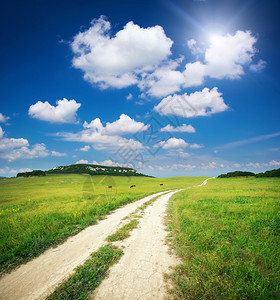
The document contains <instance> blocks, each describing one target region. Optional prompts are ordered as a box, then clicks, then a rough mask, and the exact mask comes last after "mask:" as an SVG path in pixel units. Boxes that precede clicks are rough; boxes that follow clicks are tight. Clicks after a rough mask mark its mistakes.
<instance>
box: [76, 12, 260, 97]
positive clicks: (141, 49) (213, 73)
mask: <svg viewBox="0 0 280 300" xmlns="http://www.w3.org/2000/svg"><path fill="white" fill-rule="evenodd" d="M256 42H257V39H256V37H255V36H253V35H252V33H251V32H250V31H242V30H238V31H236V32H235V33H234V34H226V35H223V36H215V37H213V38H212V41H211V43H210V45H209V46H208V47H207V48H205V47H201V46H200V45H198V42H197V41H196V40H194V39H190V40H188V41H187V45H188V47H189V48H190V50H191V53H192V54H193V55H195V56H196V57H198V56H199V57H201V60H197V61H195V62H190V61H189V62H188V61H186V60H185V58H184V57H179V58H178V59H171V58H170V57H171V55H172V52H171V46H172V44H173V41H172V40H171V39H170V38H168V37H167V36H166V35H165V32H164V30H163V28H162V27H161V26H158V25H157V26H153V27H148V28H141V27H140V26H139V25H137V24H134V23H133V22H132V21H131V22H128V23H127V24H126V25H125V26H124V28H123V29H121V30H120V31H118V32H116V34H115V35H112V34H111V24H110V22H109V21H108V20H106V18H105V17H104V16H101V17H100V18H99V19H97V20H96V19H95V20H93V21H92V22H91V26H90V27H89V28H88V29H87V30H85V31H82V32H79V33H78V34H77V35H76V36H75V37H74V38H73V42H72V43H71V47H72V51H73V53H74V58H73V61H72V63H73V66H74V67H75V68H78V69H81V70H82V71H83V72H84V78H85V80H87V81H89V82H91V83H92V84H94V85H97V86H99V87H100V88H110V87H114V88H124V87H128V86H131V85H138V87H139V88H140V90H141V92H142V94H143V95H146V96H147V95H148V96H152V97H165V96H167V95H170V94H172V93H176V92H179V91H181V90H182V89H183V88H188V87H193V86H199V85H201V84H203V82H204V79H205V78H206V77H211V78H216V79H238V78H240V77H241V76H242V75H243V74H244V73H245V71H244V66H245V65H249V66H250V69H251V70H253V71H260V70H262V69H263V68H264V67H265V65H266V63H265V61H263V60H259V61H258V62H257V63H256V62H254V61H253V59H254V56H255V54H256V53H257V50H256V48H255V44H256ZM127 99H128V100H129V99H132V95H131V94H129V95H128V96H127Z"/></svg>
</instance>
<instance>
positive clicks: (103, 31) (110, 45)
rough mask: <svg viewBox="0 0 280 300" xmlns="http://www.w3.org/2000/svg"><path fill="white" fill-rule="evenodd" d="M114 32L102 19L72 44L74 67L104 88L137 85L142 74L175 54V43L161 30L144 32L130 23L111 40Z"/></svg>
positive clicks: (102, 17)
mask: <svg viewBox="0 0 280 300" xmlns="http://www.w3.org/2000/svg"><path fill="white" fill-rule="evenodd" d="M110 29H111V24H110V22H109V21H107V20H106V18H105V17H104V16H101V17H100V18H99V19H98V20H96V19H94V20H93V21H92V22H91V26H90V28H89V29H87V30H85V31H83V32H79V33H78V34H77V35H76V36H75V37H74V39H73V42H72V44H71V46H72V51H73V53H74V55H75V57H74V58H73V66H74V67H75V68H79V69H81V70H82V71H83V72H84V78H85V79H86V80H88V81H90V82H91V83H94V84H97V85H99V86H100V87H103V88H107V87H115V88H123V87H127V86H129V85H132V84H135V83H137V76H138V74H140V73H141V72H143V71H145V70H151V69H154V68H155V67H156V66H157V65H158V64H160V63H161V62H162V61H163V60H165V59H166V58H167V57H168V56H169V55H170V54H171V51H170V48H171V46H172V43H173V42H172V40H171V39H169V38H168V37H167V36H166V35H165V33H164V30H163V28H162V27H161V26H153V27H148V28H141V27H140V26H138V25H137V24H134V23H133V22H128V23H127V24H126V25H125V26H124V28H123V29H122V30H120V31H118V32H117V33H116V34H115V35H114V36H110Z"/></svg>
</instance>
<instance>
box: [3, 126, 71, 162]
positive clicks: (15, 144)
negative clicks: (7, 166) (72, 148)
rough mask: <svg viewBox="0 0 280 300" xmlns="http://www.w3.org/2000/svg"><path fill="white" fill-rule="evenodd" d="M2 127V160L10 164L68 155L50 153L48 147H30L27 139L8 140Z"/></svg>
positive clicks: (55, 152) (43, 145)
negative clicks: (22, 160) (18, 161)
mask: <svg viewBox="0 0 280 300" xmlns="http://www.w3.org/2000/svg"><path fill="white" fill-rule="evenodd" d="M1 130H2V128H1V126H0V158H3V159H6V160H8V161H9V162H11V161H14V160H17V159H33V158H39V157H46V156H49V155H52V156H66V155H67V154H66V153H60V152H57V151H49V150H48V149H47V148H46V145H45V144H43V143H41V144H35V145H33V146H30V145H29V142H28V140H27V139H24V138H6V137H3V132H2V134H1Z"/></svg>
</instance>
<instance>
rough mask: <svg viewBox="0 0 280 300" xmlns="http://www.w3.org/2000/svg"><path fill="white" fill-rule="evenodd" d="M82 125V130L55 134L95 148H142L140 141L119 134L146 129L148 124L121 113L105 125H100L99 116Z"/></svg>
mask: <svg viewBox="0 0 280 300" xmlns="http://www.w3.org/2000/svg"><path fill="white" fill-rule="evenodd" d="M83 127H84V130H82V131H79V132H77V133H69V132H62V133H58V134H57V136H60V137H62V138H63V139H64V140H66V141H75V142H84V143H87V144H92V147H93V148H94V149H97V150H104V149H107V150H113V149H116V148H119V147H129V148H133V149H143V148H144V146H143V145H142V143H140V142H138V141H135V140H133V139H126V138H124V137H122V136H120V135H124V134H132V133H137V132H141V131H144V130H147V129H148V128H149V125H145V124H144V123H142V122H136V121H135V120H133V119H131V118H130V117H129V116H127V115H125V114H122V115H121V116H120V118H119V119H118V120H116V121H115V122H112V123H109V122H107V123H106V125H105V126H103V125H102V123H101V120H100V119H99V118H96V119H94V120H93V121H91V122H90V123H87V122H84V124H83Z"/></svg>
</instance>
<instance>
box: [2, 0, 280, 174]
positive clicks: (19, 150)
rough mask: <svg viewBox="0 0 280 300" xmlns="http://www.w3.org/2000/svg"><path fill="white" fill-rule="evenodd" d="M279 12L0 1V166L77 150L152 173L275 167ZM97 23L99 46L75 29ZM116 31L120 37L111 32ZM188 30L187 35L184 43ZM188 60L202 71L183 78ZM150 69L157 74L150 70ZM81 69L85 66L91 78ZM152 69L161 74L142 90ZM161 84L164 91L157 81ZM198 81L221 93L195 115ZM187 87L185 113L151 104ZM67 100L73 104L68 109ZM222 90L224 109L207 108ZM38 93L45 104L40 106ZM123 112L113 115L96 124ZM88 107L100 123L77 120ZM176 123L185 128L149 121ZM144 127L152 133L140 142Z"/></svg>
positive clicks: (177, 4)
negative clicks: (191, 110) (80, 59)
mask: <svg viewBox="0 0 280 300" xmlns="http://www.w3.org/2000/svg"><path fill="white" fill-rule="evenodd" d="M279 12H280V3H279V1H276V0H275V1H274V0H269V1H264V0H255V1H254V0H250V1H247V0H245V1H244V0H242V1H238V0H205V1H198V0H197V1H195V0H184V1H164V0H162V1H146V0H141V1H133V0H130V1H128V0H123V1H107V0H104V1H87V0H81V1H71V0H68V1H50V0H40V1H5V3H3V1H2V4H1V9H0V23H1V29H2V30H1V32H2V34H1V47H0V63H1V68H0V72H1V81H0V87H1V106H0V113H1V115H0V122H1V123H0V126H1V128H2V131H3V134H2V131H0V176H15V175H16V173H17V172H18V171H23V170H27V169H50V168H52V167H55V166H58V165H67V164H72V163H76V162H77V161H81V160H84V161H88V162H89V163H92V162H93V161H95V162H98V163H103V162H104V161H107V162H106V163H107V164H113V163H118V164H124V165H125V164H126V165H128V166H133V167H136V168H137V169H138V170H139V171H140V172H144V173H148V174H150V175H155V176H162V177H165V176H176V175H178V176H180V175H190V176H191V175H210V176H211V175H213V176H216V175H218V174H220V173H224V172H228V171H233V170H236V169H241V170H250V171H254V172H262V171H264V170H269V169H273V168H279V166H280V155H279V150H280V128H279V111H280V105H279V94H280V88H279V77H280V76H279V67H280V65H279V47H280V38H279ZM100 16H105V17H104V18H100ZM93 19H96V21H95V23H93V22H92V23H91V21H92V20H93ZM102 20H103V21H102ZM130 21H133V23H134V24H135V25H138V26H139V27H137V28H138V29H137V28H136V26H135V25H134V27H133V26H132V27H133V29H134V30H136V31H134V32H133V31H130V32H129V30H128V27H129V26H128V27H127V29H126V30H124V26H126V24H127V23H128V22H130ZM102 22H105V23H106V24H107V25H108V24H109V23H110V24H111V28H110V30H108V31H105V32H103V33H100V32H99V34H100V36H102V38H104V39H107V42H108V44H106V43H105V44H104V45H105V46H104V45H103V44H102V42H100V40H98V39H95V38H94V37H93V36H90V35H89V34H88V35H87V37H85V34H86V33H89V31H88V30H89V29H90V28H91V29H94V28H97V27H96V26H98V25H100V24H101V23H102ZM105 23H104V24H105ZM157 25H159V26H160V27H155V26H157ZM132 27H131V29H132ZM140 28H141V29H140ZM79 32H80V34H81V35H82V34H84V36H83V38H82V39H81V40H82V42H83V43H84V42H85V41H88V40H87V38H89V37H90V39H91V44H90V45H87V46H86V48H85V47H84V46H83V45H84V44H83V43H81V44H80V50H81V49H82V48H83V47H84V48H83V49H82V51H83V52H82V55H81V53H80V52H79V53H78V52H76V53H74V52H75V50H74V49H73V48H71V45H72V46H73V41H75V39H76V41H77V36H76V35H77V34H78V33H79ZM119 32H122V33H123V34H124V36H125V38H124V39H121V38H119V37H118V36H116V34H117V35H118V33H119ZM131 32H132V33H131ZM141 32H142V33H141ZM152 32H153V33H154V32H156V33H157V34H155V35H152V36H150V35H149V33H152ZM238 32H239V33H238ZM119 35H120V34H119ZM159 35H160V38H159ZM75 36H76V38H75ZM153 39H155V40H153ZM157 39H158V40H157ZM113 40H115V42H116V43H115V44H113V42H112V41H113ZM190 40H194V41H196V44H195V45H194V48H193V49H191V48H190V47H191V46H190V45H191V43H190ZM171 41H172V42H173V43H172V46H171ZM188 41H189V42H188ZM110 43H111V44H110ZM231 43H232V44H231ZM100 45H101V46H102V45H103V46H102V47H103V48H102V50H101V51H99V52H97V51H98V49H97V48H95V47H97V46H100ZM110 45H111V46H112V45H114V47H115V46H116V45H117V48H114V47H113V48H112V47H111V48H110ZM127 45H130V47H128V46H127ZM229 45H230V46H229ZM101 46H100V47H101ZM118 47H119V48H118ZM164 47H167V49H165V48H164ZM211 47H212V48H211ZM250 47H251V48H250ZM147 49H148V50H147ZM164 49H165V50H164ZM211 49H212V51H211ZM130 50H131V51H130ZM192 50H193V51H192ZM210 52H211V53H210ZM206 53H208V54H209V56H208V58H207V55H208V54H206ZM217 53H218V54H217ZM88 54H91V58H90V59H92V61H93V62H92V61H87V62H86V63H85V64H84V65H83V66H82V67H78V66H77V64H76V65H75V63H74V58H75V57H76V58H77V57H79V56H80V57H81V56H83V57H88V56H87V55H88ZM130 54H131V57H130ZM114 55H117V59H116V60H117V61H114V60H113V58H114ZM142 55H143V57H142ZM180 57H181V60H180ZM182 57H183V58H182ZM217 57H218V58H220V60H219V61H218V62H217ZM104 58H105V59H104ZM215 59H216V60H215ZM120 61H121V62H120ZM111 62H112V63H111ZM147 62H149V63H147ZM114 63H115V64H116V65H114ZM172 63H173V64H177V65H176V66H175V67H171V64H172ZM194 63H198V64H199V65H201V66H202V68H203V70H204V71H203V72H204V73H203V74H204V75H203V76H202V77H201V78H200V79H198V82H196V83H195V84H191V83H190V82H191V81H192V79H193V78H195V76H196V74H197V73H196V71H193V72H194V73H192V72H191V74H190V75H189V77H187V75H186V73H184V71H185V70H186V68H185V65H186V64H194ZM127 65H128V67H127ZM194 65H195V66H197V65H196V64H194ZM124 66H126V67H124ZM235 67H236V68H238V71H236V69H235ZM123 68H124V69H125V71H123V70H124V69H123ZM240 70H241V71H240ZM160 72H162V73H160ZM166 72H167V73H166ZM235 72H237V73H238V74H237V75H236V73H235ZM124 73H125V74H128V75H129V76H131V77H129V78H132V77H133V80H134V83H131V84H128V83H127V82H128V81H127V80H126V79H122V81H121V82H122V83H121V84H122V86H121V87H120V86H118V87H116V85H115V84H114V79H115V78H116V77H120V76H122V75H123V74H124ZM159 73H160V74H163V75H162V77H156V76H159V75H156V74H159ZM84 74H90V75H92V76H96V77H94V78H95V79H94V80H95V82H94V80H91V81H90V80H89V79H85V78H84ZM108 74H109V75H110V78H109V77H108V76H109V75H108ZM166 74H167V75H166ZM168 74H170V76H171V74H172V76H171V77H170V79H166V78H167V76H168ZM234 74H235V75H234ZM104 76H105V77H104ZM106 76H107V77H106ZM145 76H146V77H145ZM149 76H150V77H149ZM174 76H175V77H176V78H175V79H174V84H173V83H172V84H171V82H172V78H174ZM184 76H185V77H184ZM96 78H98V79H96ZM100 78H101V79H100ZM104 78H105V79H104ZM108 78H109V79H108ZM159 78H161V79H162V80H167V81H166V82H165V83H163V84H162V85H160V86H159V88H158V89H157V92H152V91H151V90H150V88H151V87H152V86H153V84H155V85H157V84H158V81H159V80H160V79H159ZM149 79H150V80H149ZM151 80H154V82H153V83H151ZM178 82H179V83H178ZM104 84H105V87H104ZM149 84H150V85H149ZM169 84H170V86H169ZM143 86H144V87H143ZM166 86H168V87H169V88H170V90H167V91H166V92H164V91H165V88H166ZM141 87H142V88H141ZM204 88H208V89H209V90H208V93H209V95H210V94H211V95H212V92H213V93H214V90H213V88H217V91H218V93H220V94H219V95H220V96H219V97H218V98H219V99H217V97H216V98H215V99H214V100H213V101H214V104H213V102H211V103H212V104H213V107H212V108H211V104H209V103H208V104H209V105H210V107H209V105H208V104H207V103H206V104H204V106H203V107H202V109H204V114H206V115H203V112H202V113H200V111H199V109H200V108H201V105H202V104H201V103H204V99H205V97H206V96H205V94H202V91H203V90H204ZM195 92H197V93H198V94H197V95H198V98H199V99H194V98H193V97H190V98H184V99H187V101H188V102H187V103H188V104H190V105H191V107H192V108H193V107H194V108H195V113H194V115H192V113H189V112H188V113H187V116H186V117H182V115H180V113H178V112H177V115H174V114H173V115H171V114H170V110H169V115H164V114H162V113H160V112H159V111H158V110H157V109H154V108H155V107H156V106H158V105H159V104H162V103H163V102H164V100H163V99H164V98H166V97H169V98H168V99H167V100H166V101H165V103H167V104H168V105H169V104H170V107H174V103H175V102H172V101H173V100H172V99H175V98H173V97H174V94H177V95H184V94H185V93H186V94H187V97H188V96H189V95H190V94H191V93H195ZM141 94H142V95H141ZM206 94H207V92H206ZM128 95H130V96H129V97H128ZM127 97H128V98H131V99H129V100H127ZM64 98H65V99H67V100H65V103H66V102H67V103H66V104H68V105H69V106H68V108H69V113H67V111H65V109H64V108H63V109H62V110H60V111H59V112H58V111H57V112H55V113H54V111H55V110H56V109H57V108H58V107H57V105H58V104H57V103H56V102H57V101H58V100H62V99H64ZM72 99H73V100H75V102H76V104H77V103H79V104H81V105H80V107H79V108H78V107H77V106H76V109H74V108H73V106H72V105H74V106H75V105H76V104H75V103H74V102H71V104H70V102H69V101H70V100H72ZM221 99H222V104H223V105H222V106H223V108H220V110H218V111H216V110H215V109H216V108H217V105H218V104H221V103H220V102H219V101H220V100H221ZM39 101H41V102H45V101H47V102H48V103H47V104H45V105H46V106H43V107H42V106H40V105H39V104H40V103H39V104H38V102H39ZM174 101H175V100H174ZM193 101H194V102H193ZM215 101H218V102H215ZM73 103H74V104H73ZM32 105H33V109H31V108H30V107H31V106H32ZM168 105H167V106H168ZM51 106H52V108H51ZM78 106H79V105H78ZM71 107H72V108H71ZM219 107H221V106H219ZM48 109H49V110H48ZM71 109H72V110H71ZM73 109H74V111H73ZM171 110H172V109H171ZM75 112H76V114H75ZM56 113H57V114H56ZM71 113H72V115H71ZM122 114H124V115H126V116H125V117H124V118H123V119H122V120H123V123H121V122H120V121H119V122H117V124H115V127H114V125H113V126H111V127H110V125H109V126H108V127H105V126H106V123H107V122H109V123H113V122H115V121H117V120H119V119H120V116H121V115H122ZM96 118H99V119H100V121H101V123H102V124H103V129H102V130H100V129H97V127H94V128H92V127H91V128H86V125H85V126H84V127H83V124H84V122H85V121H86V122H87V123H88V124H89V123H90V122H91V121H92V120H94V119H96ZM183 124H186V125H185V126H187V125H191V126H192V127H193V128H194V130H195V132H177V131H174V128H173V131H171V132H169V133H166V132H159V130H160V128H162V127H165V126H167V125H172V126H173V127H179V128H181V127H182V126H183ZM143 126H144V127H143ZM113 127H114V128H113ZM120 128H121V129H120ZM151 129H153V130H154V131H155V132H153V137H154V138H155V139H154V140H153V141H156V142H152V140H151V139H150V140H149V141H147V137H148V136H149V134H151V132H150V131H149V130H151ZM175 130H176V129H175ZM178 130H179V129H178ZM186 131H188V130H186ZM189 131H191V130H189ZM85 135H86V136H87V137H88V138H85ZM143 136H145V137H143ZM150 137H151V136H150ZM170 138H171V140H170V141H168V140H169V139H170ZM126 142H127V144H126ZM140 142H141V143H142V144H144V145H142V146H143V147H142V146H141V144H140ZM1 145H2V146H1ZM85 146H87V147H85ZM84 147H85V148H84ZM81 149H83V150H85V151H83V150H81ZM125 153H126V154H125ZM139 161H141V162H142V163H143V164H141V163H139Z"/></svg>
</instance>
